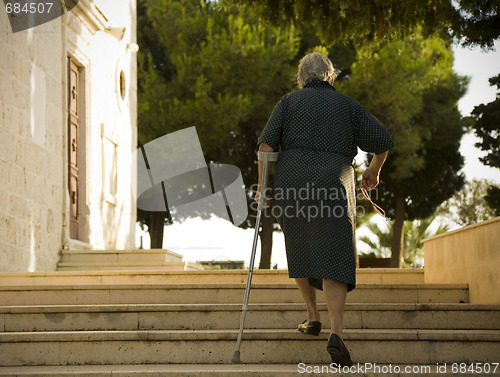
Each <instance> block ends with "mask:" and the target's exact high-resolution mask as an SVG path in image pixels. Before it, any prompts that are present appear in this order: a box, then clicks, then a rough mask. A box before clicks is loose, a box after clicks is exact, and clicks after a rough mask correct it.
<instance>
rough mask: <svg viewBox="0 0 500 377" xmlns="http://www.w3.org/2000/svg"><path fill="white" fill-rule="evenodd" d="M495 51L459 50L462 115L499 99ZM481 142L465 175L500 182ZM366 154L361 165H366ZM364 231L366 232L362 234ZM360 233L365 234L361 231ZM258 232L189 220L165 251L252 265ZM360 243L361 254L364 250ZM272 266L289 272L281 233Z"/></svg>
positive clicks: (173, 230)
mask: <svg viewBox="0 0 500 377" xmlns="http://www.w3.org/2000/svg"><path fill="white" fill-rule="evenodd" d="M494 47H495V48H494V51H486V52H485V51H482V50H481V49H479V48H472V49H471V48H462V47H459V46H455V47H454V49H453V50H454V54H455V64H454V69H455V71H456V72H457V73H459V74H461V75H466V76H469V77H470V84H469V87H468V91H467V93H466V95H465V96H464V97H462V99H461V100H460V102H459V110H460V112H461V114H462V115H464V116H467V115H469V114H470V112H471V111H472V109H473V108H474V106H477V105H479V104H481V103H489V102H491V101H494V100H495V97H496V92H497V91H496V88H495V87H491V86H490V85H489V82H488V79H489V78H490V77H492V76H495V75H497V74H499V73H500V42H499V41H497V42H496V43H495V46H494ZM476 142H477V138H476V137H475V136H474V135H473V134H468V135H465V136H464V137H463V139H462V142H461V147H460V152H461V153H462V155H463V156H464V158H465V167H464V169H463V172H464V173H465V176H466V179H467V180H471V179H480V180H483V179H486V180H489V181H492V182H496V183H500V170H498V169H492V168H489V167H486V166H484V165H483V164H481V162H480V161H479V158H480V157H482V156H483V155H484V154H485V153H484V152H481V151H480V150H478V149H477V148H475V146H474V144H475V143H476ZM362 153H363V152H361V153H360V154H359V155H358V158H357V159H358V160H360V161H363V159H364V156H363V155H362ZM361 232H362V230H361ZM358 233H360V232H358ZM253 236H254V230H253V229H246V230H243V229H240V228H237V227H235V226H234V225H232V224H231V223H230V222H228V221H226V220H223V219H219V218H212V219H211V220H201V219H189V220H187V221H185V222H183V223H176V224H173V225H170V226H167V227H165V234H164V244H163V247H164V248H165V249H168V250H172V251H175V252H177V253H179V254H181V255H183V256H184V260H185V261H189V262H195V261H211V260H234V261H237V260H244V261H245V263H246V265H248V264H249V261H250V255H251V251H252V240H253ZM141 237H142V242H143V246H144V248H149V235H148V234H147V233H144V232H142V231H140V230H139V229H138V231H137V237H136V238H137V245H139V244H140V238H141ZM360 246H362V245H360V243H359V242H358V249H362V247H360ZM259 259H260V241H259V246H258V247H257V253H256V264H255V265H256V267H258V264H259ZM271 265H272V266H274V265H277V267H278V268H286V265H287V264H286V253H285V245H284V238H283V234H282V233H281V232H274V235H273V253H272V258H271Z"/></svg>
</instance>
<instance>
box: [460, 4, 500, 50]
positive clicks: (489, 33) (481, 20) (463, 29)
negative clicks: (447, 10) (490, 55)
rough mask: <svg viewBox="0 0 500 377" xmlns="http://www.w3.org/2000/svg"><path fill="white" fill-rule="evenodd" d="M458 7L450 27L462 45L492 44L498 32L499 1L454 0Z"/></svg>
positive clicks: (484, 45) (499, 22) (499, 18)
mask: <svg viewBox="0 0 500 377" xmlns="http://www.w3.org/2000/svg"><path fill="white" fill-rule="evenodd" d="M456 2H457V5H458V8H459V9H460V11H459V14H458V17H455V19H454V22H453V25H452V28H453V31H454V35H455V36H456V37H458V38H460V39H461V40H462V44H463V45H479V46H482V47H489V48H491V47H492V46H493V41H495V40H496V39H498V37H499V35H500V34H499V33H500V2H498V1H495V0H456Z"/></svg>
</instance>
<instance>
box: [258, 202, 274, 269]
mask: <svg viewBox="0 0 500 377" xmlns="http://www.w3.org/2000/svg"><path fill="white" fill-rule="evenodd" d="M270 212H271V211H270V210H269V208H266V209H265V210H264V211H263V212H262V217H261V224H262V230H261V231H260V233H259V235H260V263H259V269H261V270H264V269H265V270H269V269H271V253H272V250H273V224H274V219H273V217H272V216H271V214H270Z"/></svg>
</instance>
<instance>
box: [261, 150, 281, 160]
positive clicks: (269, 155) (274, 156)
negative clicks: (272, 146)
mask: <svg viewBox="0 0 500 377" xmlns="http://www.w3.org/2000/svg"><path fill="white" fill-rule="evenodd" d="M278 155H279V152H262V151H259V153H258V159H259V160H262V161H264V160H265V159H266V158H265V156H267V161H269V162H276V161H278Z"/></svg>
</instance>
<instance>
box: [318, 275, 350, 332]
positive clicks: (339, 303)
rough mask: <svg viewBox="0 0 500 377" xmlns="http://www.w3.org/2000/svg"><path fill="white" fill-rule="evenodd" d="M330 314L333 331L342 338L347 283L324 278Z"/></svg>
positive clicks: (324, 289)
mask: <svg viewBox="0 0 500 377" xmlns="http://www.w3.org/2000/svg"><path fill="white" fill-rule="evenodd" d="M323 291H324V292H325V297H326V305H327V306H328V315H329V316H330V326H331V332H332V333H333V334H337V335H338V336H340V337H341V338H342V339H343V338H344V335H343V333H342V321H343V320H344V307H345V300H346V297H347V284H345V283H340V282H338V281H334V280H328V279H323Z"/></svg>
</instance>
